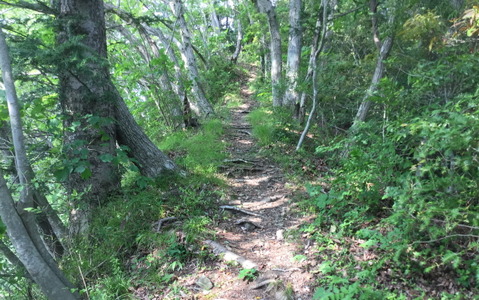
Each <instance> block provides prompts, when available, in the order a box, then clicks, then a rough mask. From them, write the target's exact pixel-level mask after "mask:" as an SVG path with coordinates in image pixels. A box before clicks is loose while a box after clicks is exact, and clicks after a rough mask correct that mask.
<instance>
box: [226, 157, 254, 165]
mask: <svg viewBox="0 0 479 300" xmlns="http://www.w3.org/2000/svg"><path fill="white" fill-rule="evenodd" d="M223 162H224V163H235V164H239V163H245V164H253V163H252V162H250V161H247V160H244V159H242V158H230V159H223Z"/></svg>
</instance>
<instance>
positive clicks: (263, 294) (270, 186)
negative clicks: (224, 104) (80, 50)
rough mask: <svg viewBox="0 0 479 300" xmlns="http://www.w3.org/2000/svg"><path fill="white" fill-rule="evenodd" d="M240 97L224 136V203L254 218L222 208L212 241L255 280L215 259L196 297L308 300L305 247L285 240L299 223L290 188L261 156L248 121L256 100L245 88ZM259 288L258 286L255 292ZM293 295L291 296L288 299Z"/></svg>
mask: <svg viewBox="0 0 479 300" xmlns="http://www.w3.org/2000/svg"><path fill="white" fill-rule="evenodd" d="M242 96H243V98H244V103H243V104H242V105H241V106H239V107H237V108H235V109H233V110H232V117H231V122H230V126H229V130H228V133H227V137H226V139H227V142H228V143H229V144H230V147H229V152H230V153H231V159H230V160H229V161H227V162H226V163H225V166H224V168H223V170H222V171H223V174H224V175H225V176H226V177H227V182H228V184H229V186H230V188H229V192H228V195H229V196H228V197H227V199H226V202H227V205H229V206H234V207H238V208H241V209H244V210H247V211H249V212H252V213H254V214H257V215H256V216H254V215H248V214H244V213H241V212H235V211H232V210H228V209H225V219H224V220H223V221H221V222H220V223H219V224H218V228H217V231H218V233H217V240H216V241H215V242H216V243H218V244H220V245H222V246H224V247H226V248H227V250H229V251H231V252H234V253H235V254H237V255H240V256H242V257H244V258H245V259H247V260H248V261H249V262H252V263H254V264H256V269H257V270H258V271H259V272H258V275H259V276H258V277H257V278H256V280H254V281H252V282H248V281H244V280H242V279H240V278H238V275H239V273H240V272H241V270H243V269H245V268H249V267H250V266H251V265H248V264H244V265H243V266H233V265H231V264H228V263H226V262H224V261H221V260H219V261H218V263H217V264H216V265H215V266H214V267H212V269H211V271H208V272H205V273H204V276H206V277H207V278H208V279H209V280H211V281H212V282H213V284H214V287H213V288H212V289H211V290H209V291H204V292H202V294H201V293H199V294H197V296H199V298H198V299H217V300H220V299H228V300H233V299H242V300H249V299H256V300H259V299H265V300H266V299H303V300H305V299H311V298H312V290H311V285H312V281H313V278H312V276H311V274H309V273H308V272H307V270H306V266H307V264H308V263H307V262H305V261H302V259H304V258H305V257H304V256H298V255H299V254H302V253H301V251H302V248H303V247H301V246H300V245H297V244H295V243H294V242H291V241H290V240H289V239H288V238H287V237H285V233H286V232H287V231H288V229H291V228H293V227H297V226H298V225H299V222H300V220H298V219H297V218H295V217H294V216H292V215H291V213H290V209H291V208H290V206H291V201H290V196H291V189H289V188H288V182H287V181H286V179H285V178H284V175H283V173H282V171H281V169H280V168H279V167H278V166H277V165H275V164H274V163H273V162H271V161H269V160H268V159H266V158H264V157H262V156H260V155H259V153H258V151H259V147H258V146H257V145H256V142H255V140H254V138H253V137H252V134H251V126H250V125H249V123H248V122H247V119H246V116H247V114H248V113H249V112H250V111H251V110H252V109H253V105H254V102H253V101H252V100H251V93H250V92H249V91H248V90H247V89H246V88H245V89H244V90H243V91H242ZM249 222H251V223H249ZM255 225H257V227H255ZM258 285H262V286H261V287H258V288H256V289H254V287H257V286H258ZM291 292H292V294H293V295H294V296H288V295H287V294H290V293H291Z"/></svg>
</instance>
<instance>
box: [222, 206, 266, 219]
mask: <svg viewBox="0 0 479 300" xmlns="http://www.w3.org/2000/svg"><path fill="white" fill-rule="evenodd" d="M220 208H221V209H227V210H232V211H236V212H240V213H244V214H245V215H250V216H255V217H262V216H261V215H260V214H257V213H254V212H252V211H248V210H246V209H242V208H239V207H236V206H230V205H221V206H220Z"/></svg>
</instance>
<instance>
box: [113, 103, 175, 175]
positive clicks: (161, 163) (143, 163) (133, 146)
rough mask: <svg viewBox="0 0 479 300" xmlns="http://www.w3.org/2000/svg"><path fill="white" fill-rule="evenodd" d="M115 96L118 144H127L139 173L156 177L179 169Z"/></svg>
mask: <svg viewBox="0 0 479 300" xmlns="http://www.w3.org/2000/svg"><path fill="white" fill-rule="evenodd" d="M117 97H118V98H119V100H118V101H117V103H116V105H115V113H116V119H117V123H118V124H117V139H118V144H120V145H125V146H128V148H129V149H130V151H129V153H130V154H131V155H132V156H133V158H134V159H135V160H136V161H137V163H136V165H137V166H138V168H139V169H140V172H141V174H142V175H144V176H147V177H158V176H160V175H163V174H165V172H167V171H171V172H176V171H179V169H178V167H177V166H176V164H175V163H174V162H173V161H172V160H171V159H169V158H168V156H166V155H165V154H164V153H163V152H161V151H160V150H159V149H158V147H156V146H155V144H153V142H152V141H151V140H150V139H149V138H148V137H147V136H146V134H145V133H144V132H143V130H142V129H141V128H140V126H138V124H137V123H136V121H135V120H134V118H133V116H132V115H131V113H130V111H129V110H128V107H127V106H126V104H125V102H124V101H123V100H122V99H121V98H120V96H119V95H118V96H117Z"/></svg>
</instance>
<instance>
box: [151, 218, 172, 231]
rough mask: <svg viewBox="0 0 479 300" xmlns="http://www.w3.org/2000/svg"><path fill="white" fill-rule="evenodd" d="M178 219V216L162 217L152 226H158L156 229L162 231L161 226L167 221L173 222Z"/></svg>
mask: <svg viewBox="0 0 479 300" xmlns="http://www.w3.org/2000/svg"><path fill="white" fill-rule="evenodd" d="M176 220H178V219H177V218H176V217H168V218H163V219H160V220H158V221H156V222H155V223H153V225H152V226H156V228H155V231H156V232H160V230H161V226H163V225H164V224H166V223H170V222H173V221H176Z"/></svg>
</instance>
